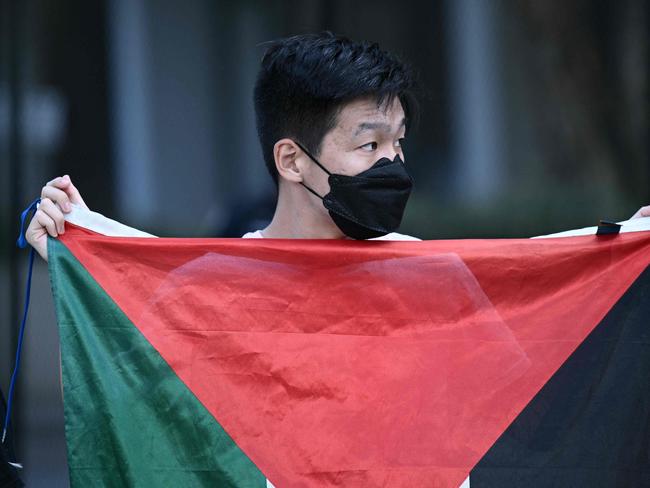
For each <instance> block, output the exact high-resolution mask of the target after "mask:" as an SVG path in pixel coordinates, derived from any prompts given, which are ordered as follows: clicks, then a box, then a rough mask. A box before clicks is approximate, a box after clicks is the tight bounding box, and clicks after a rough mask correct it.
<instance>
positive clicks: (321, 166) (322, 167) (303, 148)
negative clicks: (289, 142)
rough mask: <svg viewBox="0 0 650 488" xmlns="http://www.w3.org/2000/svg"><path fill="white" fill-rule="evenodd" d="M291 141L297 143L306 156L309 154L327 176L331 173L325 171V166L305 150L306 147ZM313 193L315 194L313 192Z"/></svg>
mask: <svg viewBox="0 0 650 488" xmlns="http://www.w3.org/2000/svg"><path fill="white" fill-rule="evenodd" d="M293 142H295V143H296V144H297V145H298V147H299V148H300V149H302V150H303V151H304V153H305V154H306V155H307V156H309V157H310V158H311V160H312V161H313V162H314V163H316V164H317V165H318V167H319V168H320V169H322V170H323V171H325V173H327V175H328V176H330V175H331V174H332V173H330V172H329V171H327V169H326V168H325V166H323V165H322V164H320V163H319V162H318V160H317V159H316V158H315V157H314V156H312V155H311V153H310V152H309V151H307V148H305V147H303V145H302V144H300V143H299V142H298V141H293ZM305 188H307V187H305ZM314 195H315V193H314ZM321 199H322V197H321Z"/></svg>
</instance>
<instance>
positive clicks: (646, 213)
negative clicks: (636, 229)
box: [630, 205, 650, 220]
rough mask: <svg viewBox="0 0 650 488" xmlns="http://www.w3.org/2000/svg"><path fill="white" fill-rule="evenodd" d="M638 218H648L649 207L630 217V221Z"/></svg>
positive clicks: (649, 214)
mask: <svg viewBox="0 0 650 488" xmlns="http://www.w3.org/2000/svg"><path fill="white" fill-rule="evenodd" d="M639 217H650V205H646V206H645V207H641V208H640V209H639V210H637V211H636V213H635V214H634V215H632V217H630V220H632V219H638V218H639Z"/></svg>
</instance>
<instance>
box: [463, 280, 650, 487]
mask: <svg viewBox="0 0 650 488" xmlns="http://www.w3.org/2000/svg"><path fill="white" fill-rule="evenodd" d="M470 486H471V488H484V487H524V486H525V487H532V488H536V487H572V488H573V487H590V488H593V487H625V488H628V487H644V486H645V487H650V268H648V269H646V270H645V271H644V272H643V273H642V274H641V276H640V277H639V278H637V280H636V281H635V282H634V283H633V284H632V286H631V287H630V288H629V289H628V290H627V291H626V292H625V294H624V295H623V296H622V297H621V299H620V300H619V301H618V302H617V303H616V304H615V305H614V307H613V308H612V309H611V310H610V311H609V313H608V314H607V315H606V316H605V318H604V319H603V320H602V321H601V322H600V323H599V324H598V325H597V326H596V328H595V329H594V330H593V331H592V332H591V334H589V336H588V337H587V338H586V339H585V341H584V342H583V343H582V344H580V346H579V347H578V348H577V349H576V351H575V352H574V353H573V354H572V355H571V356H570V357H569V359H568V360H567V361H566V362H565V363H564V364H563V365H562V367H561V368H560V369H559V370H558V371H557V372H556V373H555V375H553V377H552V378H551V379H550V380H549V381H548V383H546V385H544V387H543V388H542V389H541V390H540V392H539V393H538V394H537V395H536V396H535V397H534V398H533V399H532V400H531V402H530V403H529V404H528V405H527V406H526V408H525V409H524V410H523V411H522V412H521V414H520V415H519V416H518V417H517V418H516V419H515V421H514V422H513V423H512V424H511V425H510V426H509V427H508V429H506V431H505V432H504V433H503V434H502V435H501V436H500V437H499V439H497V441H496V442H495V443H494V445H493V446H492V447H491V448H490V449H489V450H488V452H487V453H486V454H485V456H483V458H482V459H481V461H479V463H478V464H477V465H476V466H475V467H474V469H473V470H472V471H471V473H470Z"/></svg>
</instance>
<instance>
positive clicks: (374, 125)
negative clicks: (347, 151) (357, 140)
mask: <svg viewBox="0 0 650 488" xmlns="http://www.w3.org/2000/svg"><path fill="white" fill-rule="evenodd" d="M405 125H406V117H404V118H403V119H402V121H401V122H400V124H399V127H398V130H399V129H401V128H402V127H404V126H405ZM374 129H381V130H383V131H384V132H390V129H391V127H390V125H389V124H387V123H385V122H361V123H360V124H359V125H358V126H357V130H355V131H354V137H356V136H358V135H359V134H361V133H362V132H366V131H368V130H374Z"/></svg>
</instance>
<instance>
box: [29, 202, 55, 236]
mask: <svg viewBox="0 0 650 488" xmlns="http://www.w3.org/2000/svg"><path fill="white" fill-rule="evenodd" d="M34 218H35V219H36V221H37V222H38V223H39V224H41V226H42V227H45V229H46V230H47V233H48V234H50V235H51V236H52V237H57V236H58V235H59V233H58V232H57V231H56V225H55V224H54V220H52V218H51V217H50V216H49V215H47V214H46V213H45V212H43V211H42V210H41V209H40V208H39V209H38V210H37V211H36V213H34Z"/></svg>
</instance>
